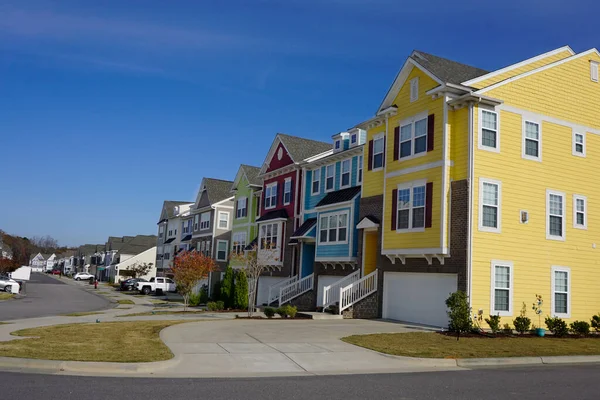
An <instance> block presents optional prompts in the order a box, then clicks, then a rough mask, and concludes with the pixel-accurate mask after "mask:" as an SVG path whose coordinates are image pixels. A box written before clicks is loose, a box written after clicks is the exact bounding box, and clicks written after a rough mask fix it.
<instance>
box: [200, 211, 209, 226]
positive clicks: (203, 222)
mask: <svg viewBox="0 0 600 400" xmlns="http://www.w3.org/2000/svg"><path fill="white" fill-rule="evenodd" d="M208 228H210V212H205V213H202V214H201V215H200V229H208Z"/></svg>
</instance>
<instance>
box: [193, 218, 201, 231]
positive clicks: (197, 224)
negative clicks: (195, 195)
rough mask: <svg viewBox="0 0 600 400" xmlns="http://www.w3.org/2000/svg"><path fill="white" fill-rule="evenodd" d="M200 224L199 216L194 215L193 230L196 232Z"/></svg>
mask: <svg viewBox="0 0 600 400" xmlns="http://www.w3.org/2000/svg"><path fill="white" fill-rule="evenodd" d="M199 223H200V214H196V215H194V230H195V231H197V230H198V227H199V226H200V225H199Z"/></svg>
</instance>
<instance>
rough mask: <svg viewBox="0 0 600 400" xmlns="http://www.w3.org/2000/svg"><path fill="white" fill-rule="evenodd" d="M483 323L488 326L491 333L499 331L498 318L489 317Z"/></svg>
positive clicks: (496, 316) (494, 316)
mask: <svg viewBox="0 0 600 400" xmlns="http://www.w3.org/2000/svg"><path fill="white" fill-rule="evenodd" d="M485 322H486V323H487V324H488V325H489V326H490V329H491V330H492V333H498V332H499V331H500V316H499V315H490V317H489V318H486V319H485Z"/></svg>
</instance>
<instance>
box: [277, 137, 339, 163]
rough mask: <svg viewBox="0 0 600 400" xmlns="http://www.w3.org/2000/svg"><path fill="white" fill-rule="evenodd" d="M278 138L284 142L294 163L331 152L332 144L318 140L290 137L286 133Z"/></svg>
mask: <svg viewBox="0 0 600 400" xmlns="http://www.w3.org/2000/svg"><path fill="white" fill-rule="evenodd" d="M277 136H279V138H280V139H281V141H282V142H283V145H284V146H285V148H286V149H287V151H288V152H289V154H290V157H292V160H294V162H300V161H303V160H305V159H307V158H309V157H312V156H316V155H317V154H321V153H324V152H326V151H327V150H331V149H332V148H333V146H332V144H331V143H327V142H319V141H318V140H312V139H305V138H301V137H298V136H290V135H286V134H284V133H278V134H277Z"/></svg>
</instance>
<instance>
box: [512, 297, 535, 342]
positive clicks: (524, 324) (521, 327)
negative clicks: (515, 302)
mask: <svg viewBox="0 0 600 400" xmlns="http://www.w3.org/2000/svg"><path fill="white" fill-rule="evenodd" d="M513 325H514V326H515V330H516V331H517V332H519V333H520V334H521V335H522V334H524V333H525V332H527V331H528V330H529V327H530V326H531V320H530V319H529V318H527V306H526V305H525V302H523V307H522V308H521V315H519V316H518V317H517V318H515V319H514V321H513Z"/></svg>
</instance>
